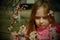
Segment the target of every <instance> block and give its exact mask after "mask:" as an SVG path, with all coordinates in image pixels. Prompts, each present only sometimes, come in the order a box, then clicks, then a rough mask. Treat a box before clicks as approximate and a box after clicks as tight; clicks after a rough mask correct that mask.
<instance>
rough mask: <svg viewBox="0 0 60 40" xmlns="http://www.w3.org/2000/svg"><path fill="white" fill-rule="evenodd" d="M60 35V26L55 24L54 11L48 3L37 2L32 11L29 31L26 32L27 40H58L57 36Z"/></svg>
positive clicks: (42, 0) (45, 0)
mask: <svg viewBox="0 0 60 40" xmlns="http://www.w3.org/2000/svg"><path fill="white" fill-rule="evenodd" d="M59 33H60V26H57V25H56V23H55V19H54V15H53V11H51V7H50V6H49V3H48V1H47V0H38V1H36V2H35V4H34V6H33V9H32V13H31V17H30V20H29V26H28V30H27V31H26V32H25V36H26V40H57V39H56V34H59ZM28 37H29V38H28Z"/></svg>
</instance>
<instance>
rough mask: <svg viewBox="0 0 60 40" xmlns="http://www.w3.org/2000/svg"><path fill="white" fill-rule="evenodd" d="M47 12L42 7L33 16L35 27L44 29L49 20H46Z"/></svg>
mask: <svg viewBox="0 0 60 40" xmlns="http://www.w3.org/2000/svg"><path fill="white" fill-rule="evenodd" d="M48 17H49V16H48V12H47V9H46V8H44V7H40V8H39V9H38V10H37V12H36V15H35V23H36V25H37V27H42V28H44V27H46V26H48V25H49V20H48Z"/></svg>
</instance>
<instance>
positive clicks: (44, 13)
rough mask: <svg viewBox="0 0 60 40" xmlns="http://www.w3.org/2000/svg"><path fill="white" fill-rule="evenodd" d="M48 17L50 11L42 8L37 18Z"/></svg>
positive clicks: (38, 11) (37, 13)
mask: <svg viewBox="0 0 60 40" xmlns="http://www.w3.org/2000/svg"><path fill="white" fill-rule="evenodd" d="M47 15H48V10H47V9H46V8H44V7H40V8H39V9H38V10H37V12H36V15H35V16H47Z"/></svg>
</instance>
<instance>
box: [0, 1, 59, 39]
mask: <svg viewBox="0 0 60 40" xmlns="http://www.w3.org/2000/svg"><path fill="white" fill-rule="evenodd" d="M35 1H36V0H0V40H9V39H10V34H9V33H10V31H9V30H8V27H10V26H13V29H12V31H17V32H18V30H19V27H20V26H21V25H25V26H26V27H27V25H28V20H29V17H30V14H31V9H32V6H33V4H34V3H35ZM49 2H50V3H51V5H52V10H53V11H54V17H55V21H56V23H57V24H59V25H60V1H59V0H49ZM17 7H19V8H20V10H19V9H16V8H17ZM16 11H17V12H18V14H17V16H18V17H17V18H16V20H14V18H12V15H14V13H15V12H16ZM15 21H16V23H15ZM12 22H14V23H12Z"/></svg>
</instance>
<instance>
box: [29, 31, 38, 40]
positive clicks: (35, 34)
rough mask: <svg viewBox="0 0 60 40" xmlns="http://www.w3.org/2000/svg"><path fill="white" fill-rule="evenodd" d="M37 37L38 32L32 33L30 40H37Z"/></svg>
mask: <svg viewBox="0 0 60 40" xmlns="http://www.w3.org/2000/svg"><path fill="white" fill-rule="evenodd" d="M36 36H37V33H36V31H33V32H31V33H30V37H29V38H30V40H35V39H36Z"/></svg>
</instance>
